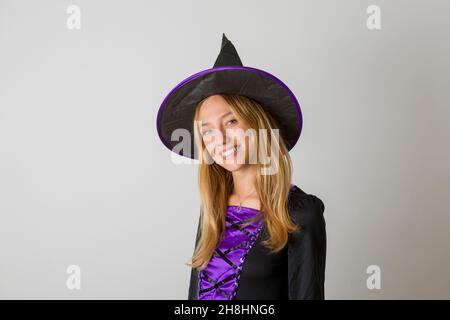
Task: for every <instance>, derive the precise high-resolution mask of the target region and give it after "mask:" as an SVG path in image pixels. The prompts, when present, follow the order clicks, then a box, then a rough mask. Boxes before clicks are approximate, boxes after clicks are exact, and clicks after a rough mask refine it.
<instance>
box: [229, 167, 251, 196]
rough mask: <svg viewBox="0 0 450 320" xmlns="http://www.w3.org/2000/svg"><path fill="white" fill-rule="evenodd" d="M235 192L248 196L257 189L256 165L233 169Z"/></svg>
mask: <svg viewBox="0 0 450 320" xmlns="http://www.w3.org/2000/svg"><path fill="white" fill-rule="evenodd" d="M232 174H233V184H234V190H233V194H237V195H238V196H247V195H249V194H251V193H252V192H254V191H256V165H246V166H244V167H242V168H240V169H239V170H237V171H233V173H232Z"/></svg>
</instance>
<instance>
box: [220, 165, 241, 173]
mask: <svg viewBox="0 0 450 320" xmlns="http://www.w3.org/2000/svg"><path fill="white" fill-rule="evenodd" d="M220 166H221V167H222V168H224V169H225V170H228V171H230V172H233V171H238V170H239V169H241V168H243V167H244V166H245V164H221V165H220Z"/></svg>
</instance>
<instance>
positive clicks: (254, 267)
mask: <svg viewBox="0 0 450 320" xmlns="http://www.w3.org/2000/svg"><path fill="white" fill-rule="evenodd" d="M288 208H289V215H290V216H291V218H292V220H293V221H294V222H295V223H296V224H298V225H300V226H301V228H302V231H300V232H299V233H291V234H289V240H288V244H287V245H286V246H285V247H284V248H283V249H282V250H281V251H279V252H278V253H275V254H269V249H267V248H266V247H264V245H263V244H262V243H261V241H262V240H264V239H267V237H268V233H267V230H266V226H265V224H264V227H263V229H262V232H261V233H260V235H259V236H258V238H257V240H256V242H255V243H254V245H253V247H252V248H251V249H250V251H249V252H248V254H247V256H246V258H245V260H244V263H243V266H242V270H241V273H240V278H239V284H238V288H237V292H236V295H235V299H236V300H306V299H324V298H325V293H324V283H325V260H326V231H325V219H324V215H323V213H324V211H325V206H324V203H323V202H322V200H321V199H319V198H318V197H317V196H315V195H312V194H307V193H305V192H304V191H302V190H301V189H300V188H299V187H297V186H295V185H294V186H293V187H292V188H291V190H290V193H289V198H288ZM200 231H201V230H200V218H199V224H198V228H197V237H196V241H195V245H197V243H198V240H199V239H200ZM198 279H199V272H198V270H197V269H195V268H192V269H191V277H190V283H189V292H188V300H197V299H198V291H199V288H198V287H199V285H198Z"/></svg>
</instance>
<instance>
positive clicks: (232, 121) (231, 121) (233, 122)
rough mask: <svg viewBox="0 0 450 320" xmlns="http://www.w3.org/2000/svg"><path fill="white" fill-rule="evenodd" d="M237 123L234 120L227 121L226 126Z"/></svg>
mask: <svg viewBox="0 0 450 320" xmlns="http://www.w3.org/2000/svg"><path fill="white" fill-rule="evenodd" d="M237 122H238V121H237V120H236V119H231V120H229V121H227V124H229V123H232V124H235V123H237Z"/></svg>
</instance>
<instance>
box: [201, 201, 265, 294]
mask: <svg viewBox="0 0 450 320" xmlns="http://www.w3.org/2000/svg"><path fill="white" fill-rule="evenodd" d="M238 210H239V207H238V206H232V205H230V206H228V207H227V212H226V216H225V226H226V230H225V235H224V237H223V239H222V241H221V242H220V243H219V245H218V247H217V248H216V250H215V252H214V254H213V256H212V258H211V260H210V261H209V263H208V265H207V267H206V268H205V269H204V270H203V271H200V272H199V277H198V288H199V294H198V299H199V300H232V299H234V298H235V296H236V292H237V288H238V284H239V277H240V274H241V271H242V266H243V264H244V261H245V257H246V256H247V254H248V252H249V251H250V249H251V248H252V247H253V245H254V243H255V241H256V239H257V238H258V236H259V234H260V232H261V230H262V228H263V225H264V219H259V220H257V221H253V222H252V223H251V224H249V225H244V224H245V223H246V222H248V220H249V219H252V218H255V217H257V216H258V215H260V214H262V212H261V211H259V210H257V209H254V208H248V207H240V211H238Z"/></svg>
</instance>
